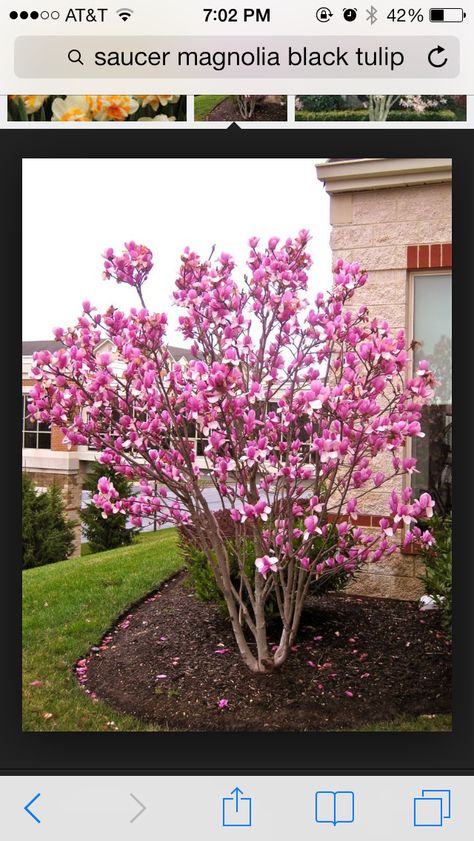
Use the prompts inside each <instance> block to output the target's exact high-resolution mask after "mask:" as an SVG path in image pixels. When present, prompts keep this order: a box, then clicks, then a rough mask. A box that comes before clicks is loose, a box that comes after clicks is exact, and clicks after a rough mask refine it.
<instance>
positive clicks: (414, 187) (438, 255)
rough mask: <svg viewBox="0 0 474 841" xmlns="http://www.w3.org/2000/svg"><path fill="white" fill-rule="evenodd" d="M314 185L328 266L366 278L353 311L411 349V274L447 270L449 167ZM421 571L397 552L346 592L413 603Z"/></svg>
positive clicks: (325, 170) (326, 172) (367, 510)
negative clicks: (326, 216)
mask: <svg viewBox="0 0 474 841" xmlns="http://www.w3.org/2000/svg"><path fill="white" fill-rule="evenodd" d="M318 178H320V180H322V181H324V184H325V188H326V190H327V192H328V193H329V194H330V198H331V225H332V230H331V249H332V252H333V257H334V260H337V259H338V258H343V259H345V260H349V261H351V262H352V261H358V262H359V263H360V264H361V266H362V267H363V269H364V270H367V271H368V273H369V280H368V282H367V284H366V285H365V286H364V287H363V288H362V289H361V290H359V291H358V293H357V300H356V301H355V302H354V306H357V307H359V306H360V305H361V304H367V306H368V307H369V310H370V314H371V315H372V316H374V317H378V318H383V319H386V320H387V321H388V322H389V324H390V326H391V327H392V328H393V329H400V328H403V329H405V330H406V331H407V337H408V341H411V340H412V338H413V335H412V319H413V314H412V312H411V308H412V304H411V287H410V283H411V274H410V273H411V271H413V270H414V269H415V270H416V269H419V270H421V269H423V270H424V269H445V270H446V269H450V267H451V162H450V161H449V160H434V159H420V160H417V159H404V158H399V159H393V160H392V159H384V158H378V159H363V160H355V159H349V160H338V161H334V162H328V163H325V164H323V165H321V166H319V167H318ZM383 468H384V463H383V460H381V461H380V469H382V470H383ZM401 486H402V485H401V479H398V480H394V481H393V482H390V483H387V484H384V485H383V488H380V489H377V490H374V491H373V492H372V493H370V494H368V495H367V496H366V497H364V500H363V501H362V500H361V505H360V510H361V512H363V514H365V515H366V518H369V517H370V518H371V517H372V516H373V517H374V521H375V522H376V521H377V519H378V518H379V517H380V516H382V515H384V514H385V513H386V512H387V511H388V504H387V500H388V496H389V494H390V492H391V490H392V489H393V488H395V489H397V490H400V489H401ZM366 518H363V519H366ZM420 568H421V562H420V559H419V558H418V557H417V556H416V555H413V554H411V553H406V552H397V553H396V554H394V555H392V556H391V557H389V558H387V559H385V560H383V561H382V562H379V563H378V564H374V565H373V566H372V567H370V569H369V570H367V571H366V572H363V573H361V574H360V576H359V577H358V580H357V582H356V583H355V584H354V585H353V586H352V590H353V592H356V593H358V594H361V595H362V594H363V595H373V596H386V597H393V598H403V599H413V598H418V597H419V596H420V595H421V594H422V592H423V591H422V585H421V583H420V582H419V580H418V575H419V572H420Z"/></svg>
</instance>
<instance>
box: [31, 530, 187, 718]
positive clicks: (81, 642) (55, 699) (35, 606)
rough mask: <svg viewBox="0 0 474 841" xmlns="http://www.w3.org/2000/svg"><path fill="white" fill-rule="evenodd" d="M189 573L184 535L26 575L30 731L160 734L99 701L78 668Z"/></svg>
mask: <svg viewBox="0 0 474 841" xmlns="http://www.w3.org/2000/svg"><path fill="white" fill-rule="evenodd" d="M181 566H182V561H181V558H180V556H179V553H178V548H177V536H176V532H175V530H174V529H166V531H160V532H156V533H153V532H148V533H146V534H142V535H140V536H139V537H138V538H137V541H136V542H135V543H134V544H133V545H132V546H126V547H123V548H122V549H113V550H111V551H109V552H101V553H99V554H96V555H92V554H88V555H84V556H83V557H81V558H71V559H69V560H67V561H63V562H61V563H58V564H50V565H48V566H44V567H39V568H37V569H29V570H26V571H25V572H24V573H23V729H24V730H46V731H54V730H56V731H59V730H80V731H87V730H89V731H90V730H93V731H94V730H110V729H115V728H113V727H112V726H111V725H110V724H108V722H110V721H114V722H115V725H116V727H117V728H118V729H119V730H152V729H154V728H152V727H146V726H145V725H144V724H140V722H138V721H136V720H135V719H133V718H131V717H129V716H123V715H120V713H117V712H116V711H115V710H112V709H111V708H110V707H108V706H107V705H106V704H104V703H102V702H101V701H92V700H91V699H90V698H89V697H88V696H87V695H86V694H85V692H84V691H83V690H82V689H80V688H79V686H78V684H77V682H76V679H75V676H74V674H73V672H72V668H73V666H74V663H75V662H76V660H77V659H79V658H80V657H81V656H84V655H85V654H87V652H88V650H89V648H90V646H91V645H94V644H95V643H97V642H98V641H99V640H100V638H101V637H102V635H103V634H104V632H105V631H106V630H107V629H108V628H109V627H110V625H111V624H112V623H113V622H114V620H115V619H116V618H117V616H118V615H119V614H120V613H122V612H123V611H125V610H126V609H127V607H129V606H130V605H131V604H133V603H134V602H136V601H137V600H138V599H140V598H141V597H142V596H145V595H146V594H147V593H149V592H150V591H151V590H153V589H154V588H155V587H157V586H158V585H159V584H160V583H161V582H162V581H163V580H164V579H166V578H168V577H169V576H170V575H172V574H173V573H174V572H176V571H177V570H179V569H180V567H181ZM34 681H41V684H40V685H37V686H32V685H31V684H32V683H33V682H34ZM50 714H52V715H51V716H50Z"/></svg>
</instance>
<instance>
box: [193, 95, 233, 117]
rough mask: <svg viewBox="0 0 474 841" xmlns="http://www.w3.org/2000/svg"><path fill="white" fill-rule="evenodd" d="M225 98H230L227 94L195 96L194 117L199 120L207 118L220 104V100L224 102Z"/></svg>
mask: <svg viewBox="0 0 474 841" xmlns="http://www.w3.org/2000/svg"><path fill="white" fill-rule="evenodd" d="M224 99H228V96H227V94H226V95H225V96H195V97H194V119H195V120H198V121H199V120H205V119H206V117H207V115H208V114H209V113H210V112H211V111H212V109H213V108H215V107H216V105H219V102H222V101H223V100H224Z"/></svg>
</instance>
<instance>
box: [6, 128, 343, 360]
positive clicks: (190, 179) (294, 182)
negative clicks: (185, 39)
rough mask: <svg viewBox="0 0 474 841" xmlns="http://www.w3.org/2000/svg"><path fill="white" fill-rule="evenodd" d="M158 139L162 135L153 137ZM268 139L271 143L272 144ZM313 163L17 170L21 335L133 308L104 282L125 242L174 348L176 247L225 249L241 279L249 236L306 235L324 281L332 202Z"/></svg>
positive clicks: (108, 163) (119, 163)
mask: <svg viewBox="0 0 474 841" xmlns="http://www.w3.org/2000/svg"><path fill="white" fill-rule="evenodd" d="M157 142H158V140H157ZM269 142H271V139H270V140H269ZM318 162H319V160H318V159H316V158H314V159H291V160H289V159H284V160H280V159H258V160H248V159H247V160H245V159H224V160H216V159H209V160H204V159H199V158H195V159H193V158H190V159H188V160H180V159H155V158H153V159H111V160H96V159H86V160H82V159H58V160H55V159H45V160H43V159H34V160H33V159H31V160H26V161H24V163H23V339H25V340H34V339H51V338H53V336H52V330H53V328H54V327H58V326H61V327H67V326H70V325H72V324H74V323H75V321H76V319H77V317H78V315H80V314H81V312H82V310H81V302H82V301H83V300H85V299H88V300H90V301H91V302H92V303H93V305H94V306H96V307H97V308H98V309H99V311H100V312H103V311H104V310H105V309H106V308H107V307H108V306H109V305H110V304H111V303H113V304H114V305H115V306H119V307H120V308H123V309H125V310H127V309H128V308H130V307H131V306H135V305H136V304H138V298H137V296H136V293H135V292H134V290H133V289H132V288H131V287H128V286H126V285H125V284H121V285H120V286H118V285H117V284H116V283H115V282H114V281H103V280H102V277H101V273H102V268H103V265H102V264H103V259H102V257H101V254H102V252H103V251H104V249H105V248H106V247H108V246H113V248H114V249H115V252H116V253H118V252H120V251H121V248H122V244H123V242H124V241H125V240H127V241H128V240H132V239H133V240H135V241H136V242H138V243H143V244H145V245H148V246H149V247H150V248H151V249H152V251H153V255H154V263H155V267H154V269H153V271H152V273H151V274H150V276H149V278H148V280H147V281H146V283H145V285H144V297H145V301H146V304H147V307H148V308H149V309H150V310H156V311H160V312H162V311H166V312H167V313H168V316H169V329H168V340H169V342H170V344H177V345H181V344H186V343H185V342H184V341H183V340H182V339H181V337H180V335H179V333H178V332H177V331H176V330H175V325H176V323H177V319H178V314H179V311H178V309H177V308H175V307H171V303H170V296H171V292H172V289H173V285H174V281H175V278H176V274H177V270H178V268H179V257H180V255H181V253H182V250H183V248H184V247H185V246H186V245H189V246H190V248H191V249H192V250H194V251H196V252H198V253H199V254H201V255H202V256H204V257H206V258H207V257H208V256H209V253H210V250H211V247H212V245H213V244H214V243H215V244H216V252H217V253H218V254H219V253H220V252H221V251H227V252H228V253H230V254H232V255H233V257H234V259H235V260H236V262H237V267H236V270H235V271H236V275H235V276H236V277H237V278H238V277H239V274H241V275H243V274H244V272H245V268H246V267H245V260H246V258H247V252H248V246H247V241H248V239H249V237H251V236H254V235H255V236H259V237H261V240H262V242H265V243H266V241H267V240H268V238H269V237H270V236H280V237H281V239H282V240H284V239H286V238H287V237H288V236H294V235H295V234H296V233H297V232H298V231H299V230H300V229H301V228H309V230H310V231H311V234H312V236H313V240H312V242H311V243H310V251H311V253H312V256H313V259H314V266H313V269H312V271H311V283H310V292H311V296H312V297H314V295H315V294H316V292H317V291H319V290H325V289H327V288H328V287H329V286H330V283H331V253H330V249H329V199H328V196H327V194H326V192H325V190H324V187H323V185H322V184H321V183H320V182H319V181H318V179H317V178H316V170H315V164H316V163H318Z"/></svg>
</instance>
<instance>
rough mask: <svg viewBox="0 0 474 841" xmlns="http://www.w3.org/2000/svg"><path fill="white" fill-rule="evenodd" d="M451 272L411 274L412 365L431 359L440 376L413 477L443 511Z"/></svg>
mask: <svg viewBox="0 0 474 841" xmlns="http://www.w3.org/2000/svg"><path fill="white" fill-rule="evenodd" d="M451 285H452V284H451V274H448V273H443V274H415V275H414V276H413V338H414V340H415V341H416V342H419V343H420V344H417V345H416V348H415V354H414V365H415V370H416V365H417V363H418V362H419V360H420V359H427V360H428V362H429V363H430V366H431V368H432V370H433V372H434V374H435V377H436V379H437V380H438V385H437V387H436V389H435V393H434V396H433V398H432V399H431V401H430V403H429V405H427V406H425V407H424V409H423V416H422V430H423V432H424V433H425V437H424V438H416V439H415V440H414V443H413V455H414V456H415V457H416V459H417V462H418V463H417V469H418V470H419V471H420V472H419V473H414V474H413V476H412V480H413V481H412V486H413V489H414V491H415V494H416V495H418V494H420V493H422V492H423V491H428V492H429V493H430V494H431V495H432V497H433V498H434V499H435V501H436V508H437V511H438V513H439V514H445V513H448V512H449V511H451V504H452V478H451V463H452V370H451V353H452V350H451V347H452V329H451V311H452V300H451Z"/></svg>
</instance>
